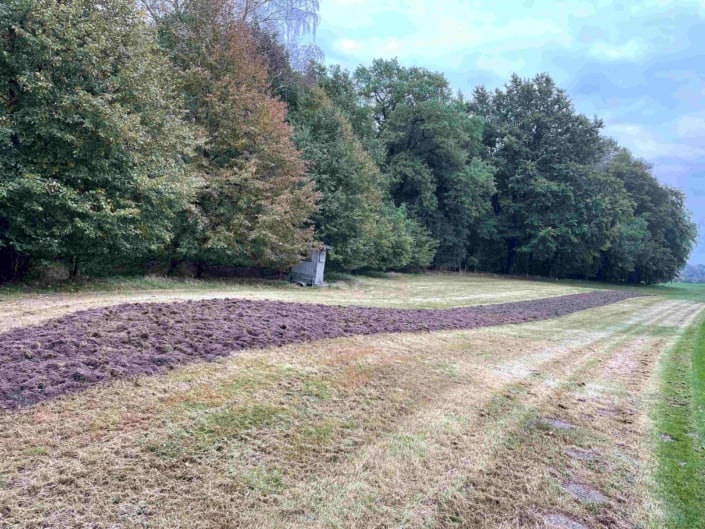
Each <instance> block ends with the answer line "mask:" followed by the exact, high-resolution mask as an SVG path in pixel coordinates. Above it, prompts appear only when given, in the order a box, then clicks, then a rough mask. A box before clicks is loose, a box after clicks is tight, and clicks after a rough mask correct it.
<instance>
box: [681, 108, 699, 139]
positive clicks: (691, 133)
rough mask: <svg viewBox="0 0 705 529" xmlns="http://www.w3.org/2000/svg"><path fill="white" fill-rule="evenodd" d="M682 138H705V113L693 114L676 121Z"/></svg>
mask: <svg viewBox="0 0 705 529" xmlns="http://www.w3.org/2000/svg"><path fill="white" fill-rule="evenodd" d="M676 131H677V133H678V136H679V137H681V138H698V139H705V115H703V114H693V115H687V116H683V117H681V118H680V119H679V120H678V122H677V123H676Z"/></svg>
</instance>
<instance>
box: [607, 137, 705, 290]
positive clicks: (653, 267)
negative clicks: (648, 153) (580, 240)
mask: <svg viewBox="0 0 705 529" xmlns="http://www.w3.org/2000/svg"><path fill="white" fill-rule="evenodd" d="M608 171H609V173H610V174H611V175H612V176H613V177H614V178H616V179H618V180H620V181H621V182H623V184H624V188H625V189H626V190H627V192H628V193H629V196H630V198H631V199H632V200H633V201H634V220H633V221H632V222H631V223H630V224H629V225H628V226H627V227H625V231H626V233H625V234H624V235H625V238H624V240H623V243H622V244H621V245H619V246H616V247H615V248H614V250H613V251H611V252H609V253H608V254H607V255H606V256H605V263H604V268H605V269H606V270H605V272H604V274H605V276H606V277H608V278H610V279H613V280H619V281H629V282H632V283H642V282H643V283H660V282H664V281H670V280H672V279H673V278H675V277H676V276H677V274H678V272H679V271H680V270H681V269H682V268H683V266H685V264H686V262H687V260H688V256H689V255H690V252H691V250H692V248H693V245H694V244H695V239H696V236H697V230H696V227H695V224H693V222H692V221H691V219H690V215H689V214H688V212H687V210H686V208H685V196H684V195H683V193H682V192H681V191H679V190H677V189H673V188H671V187H668V186H664V185H662V184H660V183H659V182H658V180H657V179H656V178H655V177H654V176H653V175H652V174H651V166H650V165H649V164H648V163H646V162H644V161H643V160H639V159H636V158H634V157H633V156H632V154H631V153H630V152H629V151H627V150H626V149H616V153H615V154H614V155H613V156H612V158H611V159H610V161H609V163H608ZM637 241H638V243H637ZM625 257H627V259H625ZM625 260H626V262H627V263H628V266H625V265H624V264H623V263H624V261H625Z"/></svg>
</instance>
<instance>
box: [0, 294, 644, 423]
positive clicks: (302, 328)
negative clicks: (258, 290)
mask: <svg viewBox="0 0 705 529" xmlns="http://www.w3.org/2000/svg"><path fill="white" fill-rule="evenodd" d="M630 297H634V294H632V293H629V292H623V291H611V290H608V291H594V292H587V293H583V294H573V295H567V296H559V297H554V298H546V299H537V300H530V301H521V302H516V303H505V304H498V305H486V306H479V307H462V308H454V309H416V310H410V309H382V308H369V307H354V306H353V307H343V306H330V305H314V304H304V303H284V302H279V301H250V300H241V299H211V300H202V301H185V302H177V303H149V304H142V303H129V304H124V305H116V306H112V307H106V308H101V309H92V310H86V311H82V312H77V313H74V314H70V315H68V316H64V317H61V318H57V319H55V320H51V321H49V322H47V323H45V324H43V325H39V326H34V327H26V328H21V329H15V330H12V331H10V332H7V333H5V334H2V335H0V409H2V408H4V409H14V408H18V407H23V406H28V405H32V404H35V403H37V402H41V401H44V400H47V399H51V398H54V397H58V396H60V395H64V394H66V393H72V392H77V391H81V390H83V389H86V388H88V387H90V386H92V385H95V384H97V383H100V382H103V381H106V380H110V379H113V378H124V377H130V376H137V375H146V374H153V373H157V372H159V371H163V370H165V369H170V368H173V367H174V366H177V365H182V364H186V363H189V362H195V361H202V360H215V359H218V358H222V357H224V356H227V355H229V354H231V353H232V352H234V351H238V350H241V349H250V348H259V347H269V346H280V345H284V344H290V343H296V342H304V341H310V340H319V339H323V338H338V337H345V336H353V335H359V334H375V333H395V332H419V331H440V330H453V329H472V328H476V327H487V326H492V325H504V324H510V323H523V322H529V321H538V320H547V319H551V318H556V317H559V316H563V315H566V314H571V313H573V312H577V311H580V310H585V309H590V308H594V307H600V306H603V305H608V304H610V303H615V302H618V301H622V300H624V299H627V298H630Z"/></svg>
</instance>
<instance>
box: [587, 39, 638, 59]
mask: <svg viewBox="0 0 705 529" xmlns="http://www.w3.org/2000/svg"><path fill="white" fill-rule="evenodd" d="M589 53H590V55H592V56H593V57H595V58H596V59H606V60H608V61H635V60H637V59H640V58H641V57H643V56H644V55H646V53H647V48H646V45H645V44H644V43H643V42H641V41H640V40H638V39H630V40H628V41H627V42H625V43H624V44H609V43H607V42H596V43H595V44H593V45H592V46H591V47H590V51H589Z"/></svg>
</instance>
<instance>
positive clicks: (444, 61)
mask: <svg viewBox="0 0 705 529" xmlns="http://www.w3.org/2000/svg"><path fill="white" fill-rule="evenodd" d="M320 3H321V23H320V25H319V27H318V30H317V32H316V43H317V44H318V45H319V46H320V47H321V48H322V49H323V51H324V52H325V54H326V62H328V63H331V64H341V65H342V66H344V67H346V68H348V69H351V70H352V69H354V68H355V67H356V66H357V65H358V64H369V63H370V62H371V60H372V59H373V58H377V57H384V58H393V57H397V58H398V59H399V61H400V62H401V63H402V64H404V65H407V66H409V65H418V66H424V67H426V68H429V69H432V70H434V71H440V72H443V73H444V74H445V75H446V77H447V78H448V80H449V81H450V83H451V85H452V86H453V87H454V88H455V89H460V90H461V91H463V92H464V93H466V94H470V93H471V91H472V89H473V87H475V86H477V85H485V86H487V87H489V88H495V87H499V86H502V85H503V84H504V83H505V82H506V81H507V80H508V79H509V76H510V75H511V74H512V73H513V72H516V73H518V74H519V75H521V76H522V77H531V76H533V75H534V74H536V73H540V72H548V73H549V74H550V75H551V76H552V77H553V78H554V79H555V80H556V82H557V83H558V84H559V86H561V87H562V88H564V89H565V90H567V92H568V93H569V94H570V96H571V98H572V99H573V102H574V104H575V107H576V109H577V110H578V111H579V112H581V113H584V114H587V115H588V116H591V117H592V116H593V115H597V116H599V117H601V118H602V119H603V120H604V122H605V129H604V132H605V134H606V135H608V136H611V137H613V138H615V139H616V140H617V141H619V142H620V144H622V145H624V146H625V147H627V148H629V149H630V150H631V151H632V152H634V153H635V154H636V155H638V156H640V157H642V158H644V159H646V160H648V161H649V162H651V163H652V164H653V165H654V173H655V174H656V176H657V177H658V178H659V179H660V180H661V181H662V182H664V183H666V184H669V185H673V186H675V187H678V188H680V189H682V190H683V191H685V193H686V194H687V196H688V207H689V209H690V211H691V212H692V214H693V218H694V220H695V222H696V223H697V224H698V228H699V230H700V231H701V232H702V233H703V236H701V238H700V241H699V243H698V246H697V248H696V249H695V251H694V253H693V255H692V256H691V262H693V263H705V104H703V102H704V101H705V0H679V1H669V0H643V1H639V0H635V1H613V0H594V1H592V2H581V1H571V0H566V1H562V2H559V1H534V0H494V1H474V0H320Z"/></svg>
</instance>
